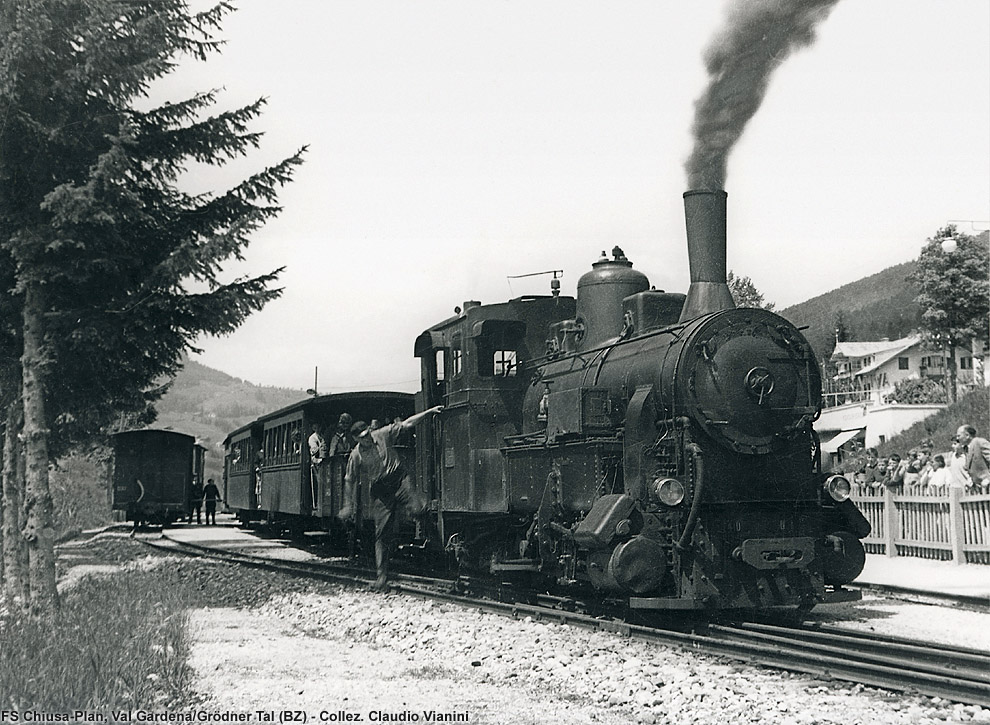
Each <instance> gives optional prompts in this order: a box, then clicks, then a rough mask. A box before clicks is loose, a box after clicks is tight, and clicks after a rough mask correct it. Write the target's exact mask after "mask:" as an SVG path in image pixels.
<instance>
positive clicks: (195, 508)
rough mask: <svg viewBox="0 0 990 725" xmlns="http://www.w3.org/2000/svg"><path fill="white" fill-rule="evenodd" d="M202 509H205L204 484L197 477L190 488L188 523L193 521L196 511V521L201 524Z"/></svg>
mask: <svg viewBox="0 0 990 725" xmlns="http://www.w3.org/2000/svg"><path fill="white" fill-rule="evenodd" d="M202 511H203V484H202V483H201V482H200V480H199V479H198V478H197V479H196V480H195V481H193V485H192V488H191V489H190V490H189V518H188V519H187V521H188V523H190V524H191V523H192V517H193V512H195V513H196V523H197V524H201V523H203V522H202V520H201V519H202Z"/></svg>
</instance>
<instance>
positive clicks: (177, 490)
mask: <svg viewBox="0 0 990 725" xmlns="http://www.w3.org/2000/svg"><path fill="white" fill-rule="evenodd" d="M111 447H112V450H113V459H112V465H111V474H110V476H111V483H112V487H113V509H114V510H115V511H124V512H125V514H126V518H127V520H128V521H134V522H135V524H141V523H151V524H159V525H162V526H164V525H167V524H170V523H172V522H173V521H176V520H178V519H181V518H183V517H185V516H186V514H187V513H188V511H189V503H190V491H191V490H192V485H193V482H194V481H198V482H199V483H202V482H203V461H204V455H205V453H206V449H205V448H204V447H203V446H201V445H198V444H197V443H196V439H195V438H193V437H192V436H190V435H186V434H185V433H176V432H174V431H167V430H134V431H126V432H123V433H117V434H115V435H113V436H111Z"/></svg>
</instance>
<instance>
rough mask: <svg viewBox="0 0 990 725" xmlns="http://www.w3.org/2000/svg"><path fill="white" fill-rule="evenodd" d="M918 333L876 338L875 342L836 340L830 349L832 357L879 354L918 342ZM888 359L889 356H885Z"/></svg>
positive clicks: (902, 348) (901, 348)
mask: <svg viewBox="0 0 990 725" xmlns="http://www.w3.org/2000/svg"><path fill="white" fill-rule="evenodd" d="M920 340H921V338H920V337H919V336H918V335H908V336H907V337H902V338H901V339H900V340H878V341H876V342H837V343H835V350H833V351H832V359H833V360H834V359H835V358H837V357H845V358H855V357H866V356H867V355H880V354H881V353H886V352H889V351H891V350H904V349H906V348H908V347H911V346H912V345H914V344H915V343H917V342H919V341H920ZM887 359H888V360H889V359H890V358H889V357H888V358H887Z"/></svg>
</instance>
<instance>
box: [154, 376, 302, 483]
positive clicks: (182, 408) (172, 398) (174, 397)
mask: <svg viewBox="0 0 990 725" xmlns="http://www.w3.org/2000/svg"><path fill="white" fill-rule="evenodd" d="M305 397H306V393H304V392H302V391H301V390H292V389H290V388H273V387H269V386H265V385H254V384H252V383H249V382H246V381H244V380H241V379H240V378H235V377H233V376H231V375H227V374H226V373H222V372H220V371H219V370H213V369H212V368H208V367H206V366H205V365H201V364H199V363H197V362H195V361H192V360H186V361H185V364H184V366H183V368H182V371H181V372H180V373H179V374H178V375H177V376H176V378H175V380H174V381H173V382H172V386H171V387H170V388H169V391H168V392H167V393H166V394H165V396H164V397H163V398H162V399H161V400H160V401H159V402H158V404H157V406H156V407H157V408H158V420H156V421H155V422H154V423H153V424H152V425H151V427H153V428H164V429H171V430H176V431H179V432H181V433H188V434H189V435H192V436H195V437H196V438H197V439H198V440H199V442H200V443H202V444H203V445H204V446H206V448H207V451H208V452H207V475H208V476H213V477H214V478H216V477H218V476H219V475H220V474H221V471H222V468H223V440H224V438H225V437H226V436H227V434H228V433H230V432H231V431H232V430H235V429H237V428H239V427H241V426H242V425H245V424H247V423H250V422H251V421H252V420H254V419H255V418H257V417H259V416H260V415H262V414H264V413H268V412H271V411H273V410H278V409H279V408H282V407H284V406H286V405H289V404H290V403H295V402H296V401H298V400H301V399H303V398H305Z"/></svg>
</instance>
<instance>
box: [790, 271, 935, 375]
mask: <svg viewBox="0 0 990 725" xmlns="http://www.w3.org/2000/svg"><path fill="white" fill-rule="evenodd" d="M916 268H917V262H915V261H911V262H904V263H903V264H898V265H895V266H893V267H888V268H887V269H885V270H883V271H882V272H877V273H876V274H872V275H870V276H869V277H864V278H863V279H860V280H857V281H855V282H850V283H849V284H847V285H843V286H842V287H839V288H838V289H835V290H832V291H831V292H826V293H825V294H823V295H819V296H818V297H813V298H812V299H810V300H808V301H806V302H801V303H799V304H796V305H792V306H791V307H788V308H787V309H784V310H781V312H780V314H781V315H782V316H783V317H785V318H786V319H788V320H790V321H791V322H793V323H794V324H795V325H797V326H798V327H804V326H807V327H808V329H807V330H805V331H804V335H805V337H807V338H808V342H810V343H811V346H812V348H814V350H815V354H816V356H817V357H818V359H819V360H821V359H822V358H828V357H829V356H830V355H831V354H832V350H833V348H834V347H835V328H836V325H837V323H838V322H839V320H840V313H841V322H842V324H843V325H844V327H845V328H846V337H845V339H847V340H880V339H881V338H884V337H888V338H890V339H891V340H896V339H897V338H899V337H904V336H906V335H907V334H909V333H910V332H911V331H912V330H913V329H915V328H916V327H917V326H918V324H919V323H920V322H921V308H920V307H919V306H918V303H917V302H916V301H915V298H916V297H917V296H918V285H917V284H916V283H914V282H909V281H908V279H907V278H908V276H909V275H910V274H911V273H912V272H914V270H915V269H916Z"/></svg>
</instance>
